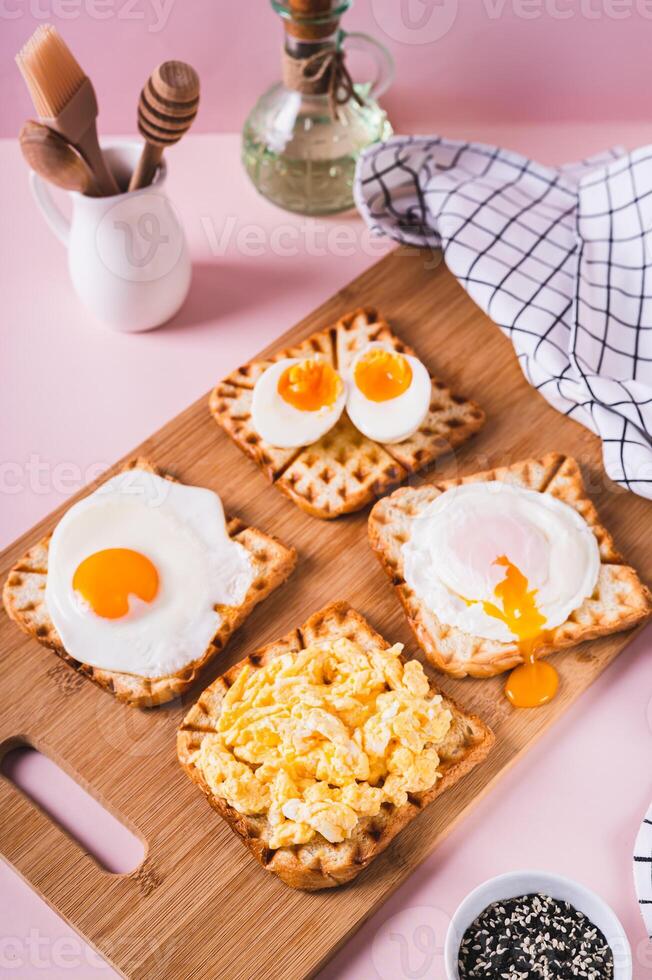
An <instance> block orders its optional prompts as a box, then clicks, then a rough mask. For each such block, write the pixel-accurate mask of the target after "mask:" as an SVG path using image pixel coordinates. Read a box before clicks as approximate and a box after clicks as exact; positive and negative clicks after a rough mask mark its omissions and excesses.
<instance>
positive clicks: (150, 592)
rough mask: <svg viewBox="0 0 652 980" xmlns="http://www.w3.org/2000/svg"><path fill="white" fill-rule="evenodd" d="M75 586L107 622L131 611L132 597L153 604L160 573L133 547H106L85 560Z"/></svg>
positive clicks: (75, 575)
mask: <svg viewBox="0 0 652 980" xmlns="http://www.w3.org/2000/svg"><path fill="white" fill-rule="evenodd" d="M72 587H73V589H74V590H75V592H78V593H79V594H80V595H81V596H82V598H83V599H85V601H86V602H87V603H88V604H89V606H90V607H91V609H92V610H93V612H94V613H96V615H98V616H102V617H103V618H104V619H120V618H121V617H122V616H126V615H127V613H128V612H129V596H131V595H133V596H137V598H138V599H142V601H143V602H151V601H152V600H153V599H154V598H155V597H156V593H157V592H158V572H157V571H156V568H155V567H154V565H153V564H152V563H151V561H150V560H149V558H146V557H145V555H141V553H140V552H139V551H132V550H131V549H130V548H106V549H104V551H96V552H95V553H94V554H92V555H89V556H88V558H84V560H83V562H81V564H80V565H79V566H78V567H77V570H76V572H75V574H74V576H73V580H72Z"/></svg>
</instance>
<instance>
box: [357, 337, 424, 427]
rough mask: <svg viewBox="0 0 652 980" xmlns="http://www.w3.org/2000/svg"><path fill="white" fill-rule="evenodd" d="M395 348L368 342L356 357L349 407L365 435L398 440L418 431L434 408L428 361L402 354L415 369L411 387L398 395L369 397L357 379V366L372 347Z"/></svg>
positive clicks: (388, 349) (413, 369)
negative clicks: (427, 367)
mask: <svg viewBox="0 0 652 980" xmlns="http://www.w3.org/2000/svg"><path fill="white" fill-rule="evenodd" d="M374 347H378V348H380V349H382V350H387V351H393V350H394V348H393V347H392V346H391V344H387V343H380V342H378V343H372V344H368V345H367V347H365V348H364V349H363V350H361V351H360V352H359V353H358V354H356V356H355V357H354V358H353V361H352V362H351V368H350V373H349V379H348V396H347V402H346V411H347V414H348V416H349V418H350V419H351V421H352V422H353V424H354V425H355V427H356V429H359V430H360V432H362V434H363V435H365V436H367V437H368V438H369V439H374V440H375V441H376V442H385V443H395V442H403V441H404V440H405V439H409V437H410V436H411V435H414V433H415V432H416V431H417V429H418V428H419V426H420V425H421V423H422V422H423V420H424V419H425V417H426V415H427V414H428V409H429V408H430V397H431V394H432V385H431V382H430V375H429V374H428V371H427V370H426V368H425V367H424V365H423V364H422V363H421V361H419V360H418V359H417V358H416V357H412V356H411V355H410V354H402V355H401V356H402V357H405V359H406V360H407V362H408V364H409V365H410V368H411V369H412V380H411V381H410V384H409V387H408V388H407V389H406V390H405V391H404V392H403V394H401V395H398V396H397V397H396V398H390V399H388V400H387V401H382V402H375V401H372V400H371V399H369V398H367V397H366V396H365V395H364V394H363V393H362V392H361V391H360V389H359V388H358V386H357V385H356V383H355V369H356V366H357V364H358V362H359V361H360V359H361V358H362V357H363V356H364V355H365V354H366V353H367V352H368V351H369V350H370V349H372V348H374Z"/></svg>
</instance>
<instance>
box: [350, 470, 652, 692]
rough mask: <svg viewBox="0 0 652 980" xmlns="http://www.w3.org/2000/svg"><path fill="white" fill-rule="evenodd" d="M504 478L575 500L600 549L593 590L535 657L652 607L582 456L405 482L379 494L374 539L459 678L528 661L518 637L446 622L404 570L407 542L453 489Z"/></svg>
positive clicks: (421, 625) (435, 657)
mask: <svg viewBox="0 0 652 980" xmlns="http://www.w3.org/2000/svg"><path fill="white" fill-rule="evenodd" d="M480 480H500V481H502V482H504V483H511V484H514V485H516V486H521V487H524V488H525V489H528V490H536V491H539V492H540V493H549V494H552V495H553V496H554V497H557V498H558V499H559V500H563V501H564V502H565V503H567V504H569V505H570V506H571V507H574V508H575V510H577V511H578V512H579V513H580V514H581V515H582V517H583V518H584V519H585V521H586V522H587V524H588V525H589V526H590V528H591V529H592V531H593V533H594V535H595V537H596V540H597V542H598V547H599V551H600V573H599V577H598V582H597V585H596V588H595V591H594V593H593V595H592V596H591V597H590V598H588V599H586V600H585V601H584V602H583V604H582V605H581V606H580V607H579V609H576V610H575V611H574V612H573V613H572V614H571V616H570V617H569V618H568V619H567V620H566V622H564V623H562V624H561V625H560V626H557V627H556V628H555V629H554V630H551V631H550V640H549V642H547V643H543V644H542V645H541V647H540V648H539V649H538V650H537V652H536V656H546V655H547V654H549V653H554V652H555V651H557V650H562V649H564V648H565V647H571V646H576V645H577V644H578V643H582V642H583V641H584V640H592V639H595V638H596V637H598V636H605V635H606V634H608V633H617V632H620V631H621V630H626V629H631V628H632V627H633V626H636V625H637V624H638V623H640V622H642V621H643V620H645V619H646V618H647V617H648V616H649V615H650V612H652V605H651V597H650V592H649V590H648V589H647V588H646V586H645V585H643V583H642V582H641V581H640V580H639V578H638V575H637V574H636V572H635V571H634V569H633V568H630V567H628V566H627V565H626V564H625V563H624V561H623V559H622V558H621V556H620V555H619V554H618V552H617V550H616V547H615V545H614V542H613V539H612V537H611V535H610V534H609V531H608V530H607V529H606V528H605V527H604V526H603V525H602V524H601V523H600V519H599V517H598V513H597V511H596V509H595V507H594V505H593V503H592V502H591V500H590V498H589V497H588V496H587V493H586V490H585V488H584V483H583V481H582V475H581V472H580V468H579V466H578V464H577V462H576V461H575V460H574V459H573V458H572V457H571V456H564V455H562V454H560V453H548V454H547V455H546V456H544V457H542V458H541V459H527V460H524V461H523V462H519V463H515V464H514V465H512V466H504V467H500V468H498V469H494V470H488V471H486V472H484V473H474V474H472V475H471V476H467V477H462V478H459V479H455V480H446V481H442V482H441V483H435V484H431V485H428V486H422V487H418V488H413V487H406V488H403V489H400V490H397V491H395V492H394V493H393V494H392V495H391V496H389V497H386V498H385V499H384V500H380V501H379V502H378V503H377V504H376V506H375V507H374V508H373V510H372V511H371V514H370V515H369V539H370V542H371V546H372V548H373V549H374V551H375V552H376V554H377V556H378V558H379V559H380V562H381V564H382V566H383V568H384V569H385V571H386V573H387V575H388V576H389V578H390V579H391V581H392V584H393V585H394V587H395V589H396V592H397V593H398V597H399V599H400V600H401V603H402V605H403V608H404V609H405V613H406V615H407V618H408V622H409V624H410V627H411V628H412V632H413V633H414V635H415V638H416V640H417V643H418V644H419V646H420V647H421V648H422V650H423V651H424V653H425V655H426V657H427V659H428V660H429V662H430V663H431V664H432V665H433V666H434V667H436V668H437V669H438V670H442V671H445V672H446V673H448V674H452V675H454V676H455V677H465V676H466V675H467V674H468V675H471V676H472V677H491V676H493V675H494V674H500V673H502V672H503V671H505V670H511V669H512V668H513V667H516V666H517V665H518V664H520V663H522V662H523V658H522V656H521V654H520V653H519V650H518V647H517V646H516V643H503V642H500V641H497V640H487V639H485V638H483V637H479V636H473V635H471V634H469V633H465V632H463V631H462V630H460V629H459V628H457V627H455V626H448V625H446V624H445V623H442V622H441V621H440V620H439V619H438V618H437V616H435V615H434V613H432V612H431V611H430V610H429V609H428V608H427V607H426V606H425V604H424V603H423V602H422V601H421V600H420V599H419V598H418V596H417V595H416V594H415V593H414V591H413V590H412V589H411V588H410V586H409V585H408V584H407V583H406V582H405V579H404V577H403V558H402V546H403V544H404V543H405V542H406V541H407V540H408V538H409V536H410V533H411V528H412V522H413V521H414V520H415V519H418V517H419V515H420V514H421V513H422V512H423V511H424V510H425V508H426V507H427V506H428V504H429V503H430V502H431V501H432V500H434V499H435V498H436V497H438V496H439V495H440V494H442V493H444V492H445V491H446V490H448V489H450V488H451V487H454V486H459V485H460V484H463V483H471V482H477V481H480Z"/></svg>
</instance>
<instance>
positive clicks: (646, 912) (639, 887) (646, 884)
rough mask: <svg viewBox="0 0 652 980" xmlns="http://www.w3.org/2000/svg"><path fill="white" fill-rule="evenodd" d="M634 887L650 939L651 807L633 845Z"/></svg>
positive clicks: (651, 885)
mask: <svg viewBox="0 0 652 980" xmlns="http://www.w3.org/2000/svg"><path fill="white" fill-rule="evenodd" d="M634 885H635V886H636V895H637V897H638V901H639V904H640V906H641V912H642V914H643V921H644V922H645V928H646V929H647V934H648V936H649V937H650V939H652V806H651V807H650V809H649V810H648V812H647V813H646V815H645V820H644V821H643V823H642V824H641V829H640V830H639V832H638V837H637V838H636V844H635V845H634Z"/></svg>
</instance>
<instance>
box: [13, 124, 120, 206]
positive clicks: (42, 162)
mask: <svg viewBox="0 0 652 980" xmlns="http://www.w3.org/2000/svg"><path fill="white" fill-rule="evenodd" d="M18 138H19V141H20V149H21V151H22V154H23V156H24V158H25V160H26V161H27V164H28V166H29V167H31V169H32V170H34V171H35V172H36V173H37V174H39V175H40V176H41V177H43V179H44V180H47V181H49V183H50V184H54V185H55V186H56V187H61V188H62V189H63V190H65V191H77V192H78V193H79V194H85V195H86V197H101V196H102V193H103V192H102V188H101V187H100V185H99V183H98V181H97V178H96V176H95V174H94V173H93V171H92V170H91V168H90V167H89V165H88V163H87V162H86V160H85V159H84V157H83V156H82V154H81V153H80V152H79V150H78V149H77V148H76V147H74V146H73V145H72V143H69V142H68V140H67V139H66V138H65V137H64V136H62V135H61V134H60V133H57V132H55V130H54V129H50V128H49V126H44V125H43V124H42V123H38V122H35V121H34V120H33V119H30V120H28V121H27V122H26V123H25V124H24V126H23V128H22V129H21V131H20V136H19V137H18Z"/></svg>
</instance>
